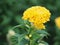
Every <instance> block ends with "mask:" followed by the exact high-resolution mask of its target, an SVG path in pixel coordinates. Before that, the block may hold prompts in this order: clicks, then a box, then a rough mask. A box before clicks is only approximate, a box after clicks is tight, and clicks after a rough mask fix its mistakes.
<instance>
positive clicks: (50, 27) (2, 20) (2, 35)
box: [0, 0, 60, 45]
mask: <svg viewBox="0 0 60 45" xmlns="http://www.w3.org/2000/svg"><path fill="white" fill-rule="evenodd" d="M36 5H39V6H44V7H46V8H47V9H49V10H50V12H51V21H50V22H48V23H47V25H46V28H47V32H48V33H49V34H50V36H48V38H44V40H45V41H46V42H48V43H49V45H60V39H59V38H60V32H59V31H57V30H56V28H55V22H54V20H55V18H56V17H58V16H60V0H0V45H8V42H7V39H6V35H7V32H8V30H9V29H10V28H11V27H13V26H15V25H18V24H20V23H21V20H20V18H21V16H22V15H23V12H24V10H26V9H27V8H29V7H31V6H36Z"/></svg>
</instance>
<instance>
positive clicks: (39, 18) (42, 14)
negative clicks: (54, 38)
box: [22, 6, 50, 29]
mask: <svg viewBox="0 0 60 45" xmlns="http://www.w3.org/2000/svg"><path fill="white" fill-rule="evenodd" d="M22 18H23V19H24V20H28V21H29V22H31V23H33V25H34V26H35V27H37V28H40V29H45V26H44V24H43V23H46V22H47V21H49V20H50V11H49V10H47V9H46V8H45V7H42V6H33V7H31V8H28V9H27V10H26V11H25V12H24V13H23V17H22Z"/></svg>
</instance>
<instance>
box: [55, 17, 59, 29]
mask: <svg viewBox="0 0 60 45" xmlns="http://www.w3.org/2000/svg"><path fill="white" fill-rule="evenodd" d="M55 23H56V26H57V27H58V28H59V29H60V17H58V18H56V19H55Z"/></svg>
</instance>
